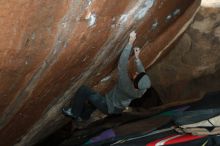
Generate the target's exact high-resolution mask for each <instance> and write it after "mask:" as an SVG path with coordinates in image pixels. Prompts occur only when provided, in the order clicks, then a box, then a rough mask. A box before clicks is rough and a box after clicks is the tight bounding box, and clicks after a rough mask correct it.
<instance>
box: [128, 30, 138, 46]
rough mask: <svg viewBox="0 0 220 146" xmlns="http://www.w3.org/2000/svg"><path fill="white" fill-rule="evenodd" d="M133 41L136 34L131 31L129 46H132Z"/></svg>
mask: <svg viewBox="0 0 220 146" xmlns="http://www.w3.org/2000/svg"><path fill="white" fill-rule="evenodd" d="M135 39H136V33H135V31H132V32H131V33H130V38H129V44H131V45H133V43H134V41H135Z"/></svg>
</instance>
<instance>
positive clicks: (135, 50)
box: [133, 47, 141, 59]
mask: <svg viewBox="0 0 220 146" xmlns="http://www.w3.org/2000/svg"><path fill="white" fill-rule="evenodd" d="M133 49H134V56H135V58H136V59H139V55H140V52H141V50H140V48H138V47H134V48H133Z"/></svg>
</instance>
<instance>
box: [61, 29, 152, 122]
mask: <svg viewBox="0 0 220 146" xmlns="http://www.w3.org/2000/svg"><path fill="white" fill-rule="evenodd" d="M135 39H136V33H135V32H134V31H133V32H131V33H130V38H129V42H128V44H127V46H126V47H125V48H124V50H123V52H122V54H121V56H120V59H119V63H118V75H119V77H118V82H117V84H116V85H115V86H114V87H113V89H112V90H111V91H110V92H108V93H107V94H105V96H102V95H100V94H99V93H97V92H96V91H94V90H92V89H91V88H89V87H86V86H81V87H80V88H79V89H78V90H77V92H76V94H75V95H74V97H73V98H72V103H71V106H70V107H64V108H63V109H62V112H63V114H64V115H66V116H69V117H71V118H73V119H76V120H77V121H81V120H88V119H89V118H90V115H91V114H92V112H93V111H95V110H96V109H98V110H100V111H101V112H103V113H104V114H118V113H121V112H122V111H123V110H124V109H125V108H126V107H128V105H129V104H130V102H131V101H132V100H133V99H136V98H140V97H141V96H142V95H143V94H144V93H145V91H146V90H147V89H148V88H150V86H151V81H150V79H149V77H148V75H147V74H146V73H145V69H144V66H143V64H142V62H141V60H140V58H139V54H140V48H138V47H135V48H133V50H134V55H135V64H136V71H137V72H136V75H135V77H134V79H130V78H129V74H128V60H129V56H130V53H131V48H132V45H133V43H134V41H135ZM87 102H89V103H90V104H88V103H87ZM86 103H87V104H86Z"/></svg>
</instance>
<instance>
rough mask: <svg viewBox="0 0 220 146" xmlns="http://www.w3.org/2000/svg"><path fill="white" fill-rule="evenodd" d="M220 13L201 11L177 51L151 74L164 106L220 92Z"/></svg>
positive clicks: (168, 56) (216, 10) (170, 53)
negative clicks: (212, 92) (210, 92)
mask: <svg viewBox="0 0 220 146" xmlns="http://www.w3.org/2000/svg"><path fill="white" fill-rule="evenodd" d="M219 27H220V9H219V8H201V9H200V11H199V13H198V14H197V16H196V18H195V20H194V22H193V23H192V24H191V26H190V27H189V28H188V29H187V31H186V32H185V33H184V35H183V36H182V37H181V39H180V40H179V41H178V43H177V45H176V47H175V48H174V49H171V50H172V51H170V52H169V54H168V55H167V56H166V57H165V58H163V59H162V60H161V61H160V62H158V63H157V64H156V65H154V66H153V67H152V68H151V69H150V70H149V74H150V77H151V79H152V82H153V85H154V87H155V89H156V90H157V91H158V93H159V94H160V96H161V99H162V101H163V103H169V102H175V101H181V100H190V99H196V98H200V97H202V96H203V95H204V93H206V92H209V91H215V90H220V47H219V46H220V37H219V33H220V30H219Z"/></svg>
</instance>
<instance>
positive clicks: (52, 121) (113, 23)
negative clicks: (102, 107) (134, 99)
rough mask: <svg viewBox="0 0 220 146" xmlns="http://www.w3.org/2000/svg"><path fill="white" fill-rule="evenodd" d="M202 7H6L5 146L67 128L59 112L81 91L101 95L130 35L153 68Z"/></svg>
mask: <svg viewBox="0 0 220 146" xmlns="http://www.w3.org/2000/svg"><path fill="white" fill-rule="evenodd" d="M199 5H200V0H184V1H182V0H172V2H171V1H170V0H169V1H167V0H136V1H133V0H123V1H120V3H119V2H118V0H111V1H110V0H84V1H81V0H62V1H61V0H44V1H39V0H33V1H29V0H19V1H18V0H8V1H7V2H3V1H2V2H0V9H1V12H0V23H1V29H0V83H1V84H0V100H1V103H0V139H1V141H0V145H4V146H10V145H15V144H17V145H32V144H34V143H35V142H37V141H38V140H39V139H41V138H43V137H44V136H46V135H47V134H49V133H50V132H52V131H53V130H55V129H56V128H59V126H62V124H64V123H65V120H66V119H65V120H64V118H63V116H62V115H61V114H60V108H61V107H62V106H63V105H64V104H65V103H66V102H69V100H70V96H71V95H72V94H73V93H74V92H75V91H76V89H77V88H78V87H79V86H80V85H82V84H88V85H90V86H95V85H96V86H97V89H101V88H98V87H99V85H100V84H99V83H100V81H103V80H102V79H103V78H104V77H106V76H108V75H109V74H110V73H111V72H115V71H114V70H115V67H116V62H117V58H118V56H119V54H120V52H121V50H122V48H123V47H124V46H125V44H126V43H127V38H128V34H129V32H130V31H131V30H136V32H137V41H136V43H135V45H138V46H139V47H141V48H142V56H141V57H142V58H143V61H144V64H145V66H146V67H149V66H150V65H152V64H153V63H154V62H155V61H156V60H157V59H158V58H159V57H160V56H161V54H163V52H164V51H165V50H166V49H167V48H168V46H170V44H172V42H173V41H174V40H175V39H176V38H177V37H178V36H179V35H180V34H181V33H182V32H183V31H184V30H185V29H186V27H187V26H188V25H189V23H190V22H191V21H192V19H193V15H194V14H195V13H196V11H197V9H198V7H199ZM216 31H218V30H216ZM216 35H219V34H218V32H216ZM131 71H132V67H131ZM104 79H105V80H107V84H106V85H105V87H106V88H107V87H110V86H111V84H108V82H110V81H111V80H108V79H109V78H104ZM100 91H101V90H100Z"/></svg>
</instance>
